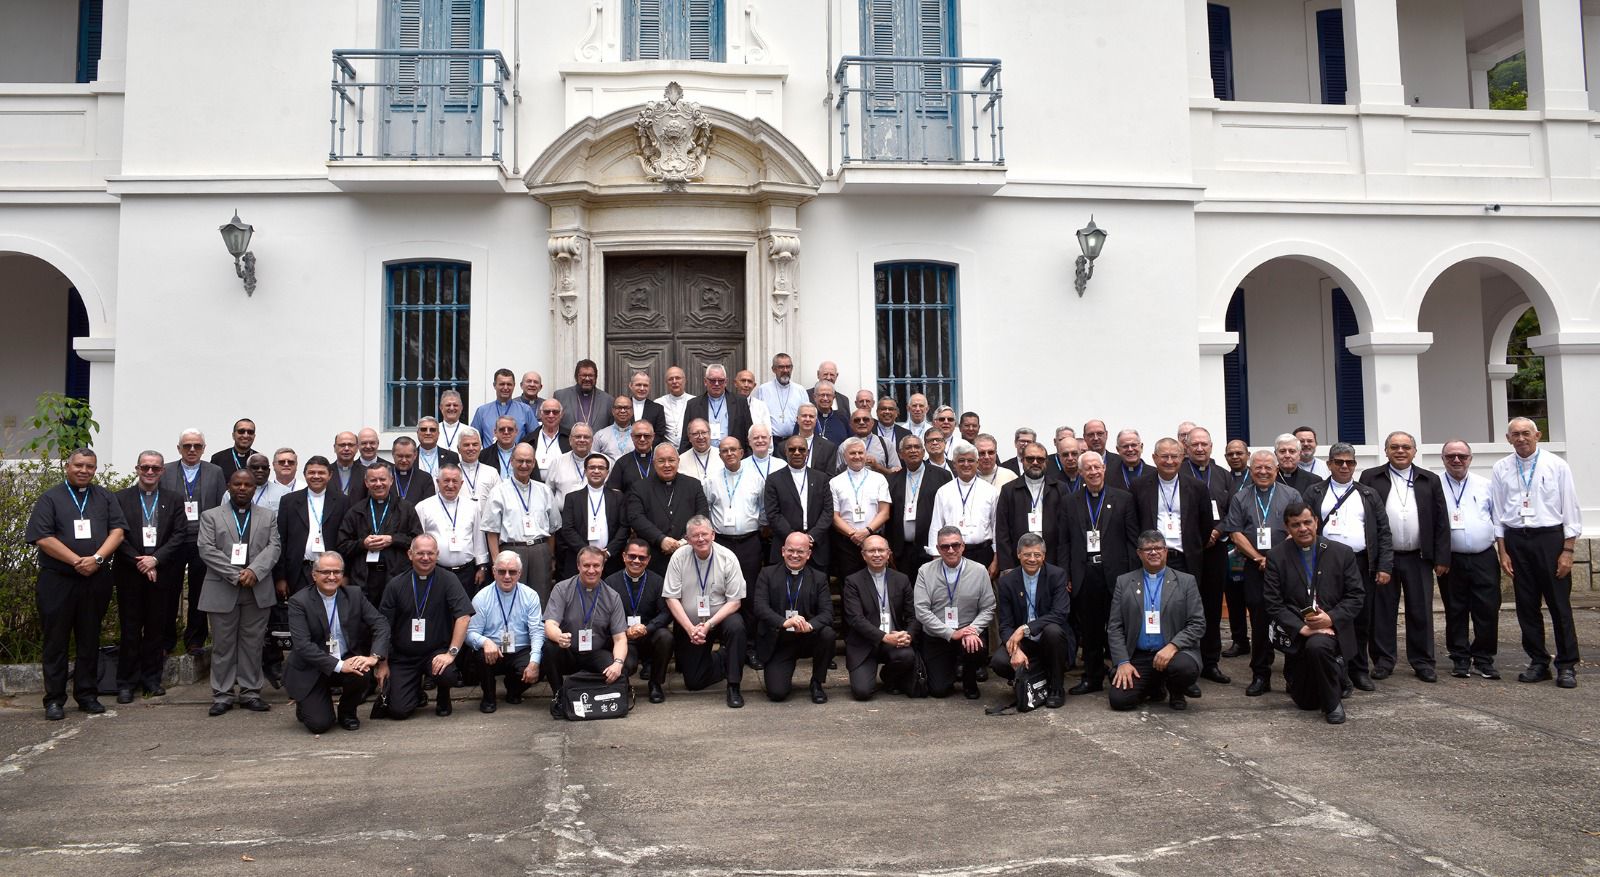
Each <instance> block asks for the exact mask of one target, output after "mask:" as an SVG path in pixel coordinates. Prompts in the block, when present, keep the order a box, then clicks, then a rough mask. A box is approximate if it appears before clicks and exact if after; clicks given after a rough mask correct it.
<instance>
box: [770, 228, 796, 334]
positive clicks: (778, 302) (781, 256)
mask: <svg viewBox="0 0 1600 877" xmlns="http://www.w3.org/2000/svg"><path fill="white" fill-rule="evenodd" d="M799 257H800V238H798V237H796V236H795V235H788V234H775V235H773V236H772V237H771V238H769V239H768V240H767V258H768V259H770V260H771V261H772V318H773V319H774V320H776V321H777V322H779V323H781V322H783V318H784V317H786V316H788V314H789V311H790V310H791V309H793V307H794V300H795V296H797V295H799V294H800V290H799V289H797V288H795V282H794V263H795V260H796V259H798V258H799Z"/></svg>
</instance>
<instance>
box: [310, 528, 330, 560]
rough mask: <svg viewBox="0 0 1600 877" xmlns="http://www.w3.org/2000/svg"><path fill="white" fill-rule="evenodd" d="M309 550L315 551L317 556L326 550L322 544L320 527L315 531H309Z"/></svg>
mask: <svg viewBox="0 0 1600 877" xmlns="http://www.w3.org/2000/svg"><path fill="white" fill-rule="evenodd" d="M310 550H312V551H315V552H316V553H318V554H321V553H322V552H324V551H327V550H328V549H327V548H326V547H324V546H323V544H322V528H321V527H318V528H317V529H315V530H312V531H311V541H310Z"/></svg>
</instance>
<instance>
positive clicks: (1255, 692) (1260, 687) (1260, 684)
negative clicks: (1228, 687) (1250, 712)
mask: <svg viewBox="0 0 1600 877" xmlns="http://www.w3.org/2000/svg"><path fill="white" fill-rule="evenodd" d="M1271 690H1272V679H1271V678H1270V677H1267V676H1257V677H1255V678H1254V679H1251V680H1250V687H1249V688H1246V689H1245V690H1244V696H1245V697H1260V696H1261V695H1263V694H1266V693H1267V692H1269V691H1271Z"/></svg>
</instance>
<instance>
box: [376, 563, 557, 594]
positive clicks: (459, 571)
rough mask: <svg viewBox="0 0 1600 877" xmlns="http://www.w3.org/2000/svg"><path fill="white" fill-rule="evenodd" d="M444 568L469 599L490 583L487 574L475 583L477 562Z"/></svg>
mask: <svg viewBox="0 0 1600 877" xmlns="http://www.w3.org/2000/svg"><path fill="white" fill-rule="evenodd" d="M443 568H444V569H447V570H449V571H450V574H451V575H453V576H455V577H456V581H458V582H460V583H461V590H463V591H466V592H467V598H468V599H471V598H472V597H475V596H477V594H478V592H479V591H481V590H483V585H486V584H488V583H489V578H488V576H487V575H485V576H484V581H483V585H478V584H473V581H472V580H473V579H475V578H477V576H478V564H477V563H468V564H464V565H462V566H447V567H443ZM572 574H573V575H577V574H578V572H577V570H573V572H572ZM385 584H387V583H385Z"/></svg>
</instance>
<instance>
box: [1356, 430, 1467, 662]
mask: <svg viewBox="0 0 1600 877" xmlns="http://www.w3.org/2000/svg"><path fill="white" fill-rule="evenodd" d="M1383 451H1384V454H1385V455H1386V456H1387V457H1388V458H1389V465H1387V466H1382V467H1377V468H1372V469H1368V470H1367V471H1365V472H1363V473H1361V483H1362V484H1365V485H1366V486H1368V487H1370V488H1372V489H1373V490H1374V491H1376V492H1377V494H1378V498H1379V499H1382V500H1383V508H1384V512H1385V513H1386V514H1387V515H1388V516H1389V533H1390V535H1391V538H1392V539H1393V541H1394V582H1393V583H1392V584H1390V585H1385V586H1382V587H1378V588H1376V589H1374V591H1373V594H1372V598H1371V601H1370V602H1371V603H1372V638H1371V639H1370V640H1369V641H1368V643H1367V646H1368V651H1369V652H1370V654H1371V656H1372V678H1373V679H1383V678H1384V677H1386V676H1388V675H1389V673H1390V672H1391V671H1393V669H1394V666H1395V661H1396V659H1397V657H1398V655H1397V647H1396V636H1397V632H1396V629H1395V616H1396V614H1397V612H1398V610H1399V608H1400V597H1401V594H1402V593H1403V594H1404V595H1405V607H1406V659H1407V660H1408V661H1409V662H1410V664H1411V669H1412V671H1413V672H1415V673H1416V674H1417V678H1418V679H1421V680H1422V681H1423V682H1437V681H1438V680H1439V674H1438V671H1436V670H1435V669H1434V655H1433V577H1434V575H1435V574H1438V575H1444V574H1445V573H1448V572H1449V571H1450V516H1449V515H1448V514H1446V512H1445V505H1444V485H1443V484H1441V483H1440V482H1439V476H1437V475H1435V474H1433V473H1432V472H1429V471H1428V470H1426V469H1424V468H1422V467H1421V466H1413V465H1412V462H1413V461H1414V460H1415V458H1416V454H1417V440H1416V439H1415V438H1413V437H1412V436H1411V434H1410V433H1406V432H1400V431H1398V430H1397V431H1395V432H1391V433H1389V435H1388V437H1387V438H1385V439H1384V440H1383Z"/></svg>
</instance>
